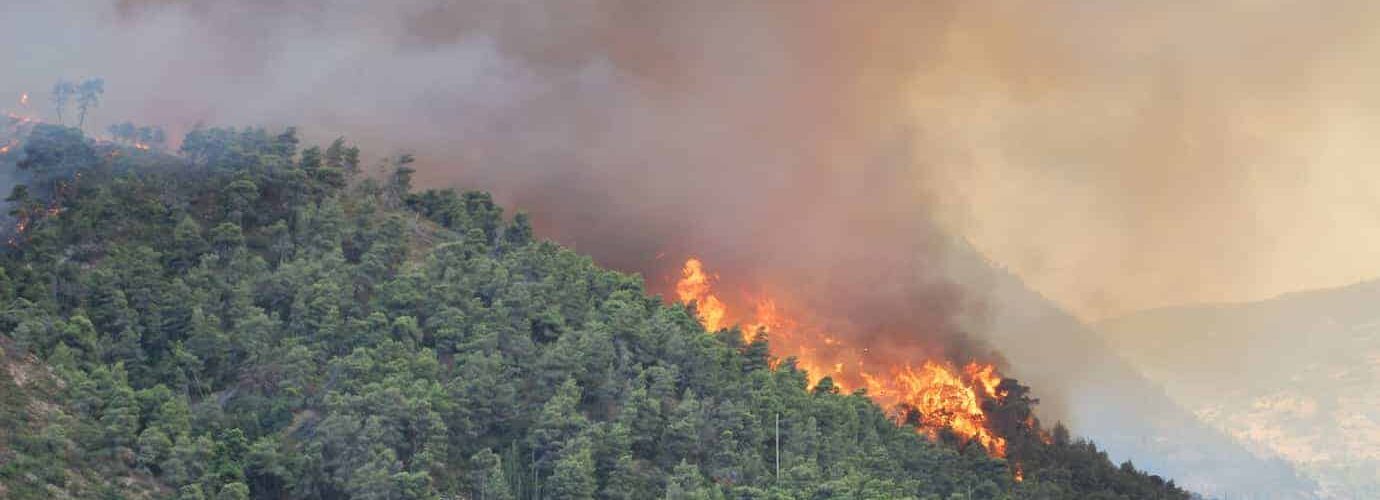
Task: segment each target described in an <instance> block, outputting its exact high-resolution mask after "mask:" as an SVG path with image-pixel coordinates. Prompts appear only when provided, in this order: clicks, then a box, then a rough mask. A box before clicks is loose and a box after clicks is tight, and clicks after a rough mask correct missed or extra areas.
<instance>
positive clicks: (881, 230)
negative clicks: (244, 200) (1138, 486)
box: [0, 0, 1380, 411]
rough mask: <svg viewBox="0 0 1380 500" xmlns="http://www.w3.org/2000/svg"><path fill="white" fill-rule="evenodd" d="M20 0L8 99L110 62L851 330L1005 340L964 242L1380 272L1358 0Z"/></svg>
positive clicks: (144, 114)
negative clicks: (409, 164) (411, 162)
mask: <svg viewBox="0 0 1380 500" xmlns="http://www.w3.org/2000/svg"><path fill="white" fill-rule="evenodd" d="M8 3H9V4H10V5H6V6H5V9H4V11H5V12H6V15H5V16H4V17H3V18H2V19H0V57H3V59H4V60H5V61H6V66H7V69H6V71H5V74H4V75H3V76H0V97H3V96H10V95H13V96H16V98H17V96H18V95H19V93H20V92H23V91H28V92H30V93H33V94H35V95H40V96H41V95H43V93H44V91H45V90H46V89H47V88H48V87H49V86H50V85H51V84H52V82H53V81H54V80H56V79H58V78H67V79H77V78H81V77H84V76H102V77H104V78H105V79H106V81H107V94H106V102H105V104H104V105H103V106H102V107H101V108H100V109H99V110H97V111H96V112H95V114H94V121H95V123H96V125H95V126H94V127H89V128H95V129H97V130H99V129H101V128H103V127H104V126H105V125H106V124H107V123H113V122H115V121H123V120H127V119H128V120H135V121H139V122H144V123H149V124H158V125H164V126H165V127H167V128H168V129H169V130H170V131H171V132H174V133H173V135H174V136H175V135H177V134H176V132H178V131H185V130H186V129H188V128H190V127H192V126H194V125H195V124H197V123H206V124H212V125H268V126H275V125H276V126H282V125H299V126H302V127H303V128H304V131H305V132H306V134H307V135H308V137H309V138H310V139H313V140H316V141H318V142H319V141H324V140H329V139H331V138H333V137H334V136H333V134H345V135H346V136H347V137H348V138H349V139H351V140H352V141H354V142H356V143H359V144H360V145H362V146H363V147H364V148H365V150H366V152H373V153H374V154H376V155H380V156H381V155H384V154H389V153H393V152H396V151H408V152H415V153H416V154H417V155H418V157H419V159H420V161H419V163H418V165H419V168H420V172H419V179H420V180H421V182H422V183H423V184H426V185H428V186H452V185H454V186H460V187H467V188H476V189H485V190H490V191H493V192H494V193H495V194H496V195H497V196H498V197H499V199H500V200H501V201H503V202H504V203H505V204H507V205H508V206H512V207H519V208H522V209H525V210H528V211H530V212H531V213H532V214H533V216H534V218H535V221H536V223H537V225H538V229H539V230H540V231H541V232H542V233H543V234H545V235H548V236H550V237H553V238H554V239H557V240H559V241H561V242H563V243H566V244H568V245H571V246H574V247H575V248H576V249H578V250H579V251H582V252H586V253H589V254H591V255H593V256H594V257H595V258H596V260H598V261H600V262H601V263H604V264H607V265H610V266H613V267H616V268H619V269H624V270H630V271H637V272H641V273H643V274H644V275H645V276H646V278H647V280H648V283H649V285H650V287H651V288H652V289H653V290H658V291H662V292H666V291H669V287H670V286H671V284H672V282H673V280H674V279H675V277H676V274H675V273H676V271H677V270H678V269H679V265H680V263H681V262H682V261H683V260H684V258H685V257H687V256H690V255H694V256H697V257H700V258H701V259H703V260H704V261H705V262H706V263H707V265H709V266H710V267H711V268H713V269H714V270H716V271H717V272H718V273H719V274H720V276H721V281H722V284H723V285H724V286H725V287H728V288H729V289H733V290H740V291H742V292H743V293H748V294H751V293H764V292H765V293H770V294H772V295H774V296H779V297H787V298H788V299H789V301H790V303H789V304H786V305H787V306H789V307H792V308H793V309H794V310H797V311H808V312H810V313H811V314H817V315H818V316H819V317H820V319H821V321H825V322H827V323H829V324H831V325H834V328H835V329H837V330H838V331H840V332H849V334H850V335H853V336H854V337H855V338H850V339H849V340H850V342H851V343H853V344H855V345H867V346H872V347H874V348H877V349H881V348H887V347H892V346H897V345H919V346H921V347H922V348H924V349H939V350H940V351H941V352H943V353H944V354H945V355H948V356H964V355H968V356H988V357H990V356H993V354H991V353H989V352H987V349H989V348H988V347H983V346H980V345H979V344H978V343H976V342H974V341H972V340H971V339H969V338H968V337H966V336H964V335H963V334H962V333H961V332H963V331H971V332H973V333H976V334H979V336H980V335H981V334H983V333H985V332H984V328H985V327H986V325H987V323H986V322H985V321H984V318H985V316H986V311H987V310H988V308H990V307H996V305H993V304H990V303H988V302H987V301H985V300H984V297H983V295H984V292H983V291H982V290H980V289H975V288H974V287H971V286H968V287H965V286H964V283H963V280H962V279H961V278H962V277H964V276H967V275H969V274H971V273H973V272H975V271H973V268H974V266H975V265H976V264H974V263H972V262H969V261H967V260H965V258H958V259H955V258H953V252H951V251H950V250H952V249H954V248H964V247H965V246H966V245H971V246H972V247H974V248H976V249H977V250H978V251H980V252H981V253H982V254H983V255H985V256H986V258H987V259H990V260H991V261H992V262H994V263H995V264H997V265H999V266H1002V267H1006V268H1007V269H1009V270H1010V271H1012V272H1014V273H1015V274H1016V275H1018V276H1020V277H1021V279H1022V280H1024V281H1025V282H1026V283H1028V284H1030V285H1032V286H1033V287H1034V288H1035V289H1036V290H1038V291H1040V292H1041V293H1043V294H1044V295H1045V296H1047V297H1050V298H1052V299H1054V300H1055V301H1057V302H1059V303H1061V304H1063V305H1064V306H1065V307H1066V308H1068V309H1070V310H1071V311H1073V312H1075V313H1076V314H1078V315H1079V316H1081V317H1083V318H1099V317H1105V316H1110V315H1115V314H1119V313H1122V312H1125V311H1129V310H1135V309H1140V308H1144V307H1150V306H1156V305H1162V304H1167V303H1177V302H1191V301H1199V300H1244V299H1247V298H1254V297H1259V296H1263V295H1270V294H1274V293H1279V292H1281V291H1285V290H1289V289H1294V288H1301V287H1310V286H1321V285H1325V284H1335V283H1338V282H1346V281H1351V280H1355V279H1358V278H1360V277H1367V276H1374V275H1376V274H1380V263H1378V262H1380V261H1377V260H1376V259H1374V258H1372V256H1373V255H1375V250H1377V249H1380V231H1377V230H1376V229H1375V227H1377V225H1376V224H1375V222H1376V221H1375V213H1376V210H1377V208H1380V207H1377V206H1376V205H1375V202H1374V200H1375V199H1377V197H1376V196H1375V194H1376V193H1377V191H1380V176H1377V175H1376V174H1375V173H1374V169H1370V168H1368V163H1369V162H1370V161H1373V160H1374V159H1376V158H1380V148H1377V146H1376V145H1375V144H1376V142H1375V141H1373V140H1371V138H1370V137H1369V136H1368V134H1366V133H1365V132H1366V131H1368V130H1371V129H1373V127H1374V125H1376V124H1377V123H1376V122H1377V120H1378V118H1377V115H1376V112H1377V110H1380V99H1377V94H1376V93H1375V92H1374V91H1373V90H1372V89H1374V88H1377V87H1376V86H1375V84H1376V83H1380V82H1377V79H1380V78H1377V77H1380V74H1378V73H1377V71H1376V70H1375V69H1373V68H1375V65H1374V64H1371V62H1373V61H1374V60H1375V57H1374V56H1375V55H1377V52H1378V51H1377V50H1376V49H1377V41H1380V40H1378V39H1377V36H1380V35H1376V34H1375V31H1374V30H1372V29H1369V28H1370V27H1371V26H1374V25H1375V21H1376V20H1377V19H1376V18H1377V14H1380V12H1377V8H1378V7H1377V6H1376V4H1375V3H1374V2H1361V1H1339V2H1330V3H1329V4H1328V5H1327V6H1326V8H1322V7H1320V6H1318V5H1317V4H1316V3H1314V2H1304V1H1299V0H1220V1H1216V2H1207V3H1205V2H1191V1H1169V2H1154V3H1126V2H1093V1H1077V0H1060V1H1055V2H1039V3H1024V2H999V1H959V0H932V1H918V2H917V1H901V0H894V1H891V0H875V1H860V2H832V1H810V0H806V1H792V2H728V1H698V2H633V1H620V0H569V1H560V2H536V1H504V0H466V1H450V2H448V1H442V0H399V1H394V2H370V3H365V2H353V1H349V0H298V1H286V0H247V1H242V2H233V3H231V2H222V1H212V0H118V1H116V0H111V1H101V0H91V1H80V0H52V1H47V2H18V1H15V0H10V1H9V2H8ZM4 99H8V98H4ZM38 100H39V101H42V99H41V98H40V99H38ZM0 102H6V101H0ZM0 107H3V105H0ZM1319 221H1325V222H1326V223H1322V224H1320V223H1319ZM964 252H966V250H964ZM960 253H961V252H960ZM1299 262H1306V265H1300V264H1299ZM979 264H980V265H977V267H982V266H985V265H986V263H979ZM1265 270H1269V272H1265ZM1028 335H1030V336H1031V338H1038V337H1036V336H1038V335H1041V332H1040V331H1038V330H1032V331H1030V332H1029V333H1028ZM1031 342H1038V340H1034V341H1031ZM996 347H997V348H1000V347H1001V345H996ZM1057 362H1059V361H1052V363H1057ZM1070 362H1075V363H1076V362H1077V361H1076V360H1071V361H1070ZM1011 368H1012V370H1013V371H1014V372H1015V373H1016V374H1017V375H1018V376H1019V375H1020V374H1021V366H1019V363H1017V366H1013V367H1011ZM1044 382H1052V383H1050V384H1049V385H1047V386H1044V387H1038V388H1037V390H1039V391H1041V393H1042V394H1043V395H1044V396H1046V397H1047V398H1049V397H1052V398H1053V399H1055V400H1057V399H1058V398H1059V397H1060V396H1059V393H1060V391H1061V390H1066V389H1068V388H1069V387H1074V386H1076V384H1078V383H1083V382H1086V381H1077V380H1067V381H1057V380H1056V381H1044ZM1061 382H1065V383H1064V384H1062V385H1061ZM1055 406H1056V408H1053V409H1052V410H1051V411H1058V409H1057V406H1058V405H1055Z"/></svg>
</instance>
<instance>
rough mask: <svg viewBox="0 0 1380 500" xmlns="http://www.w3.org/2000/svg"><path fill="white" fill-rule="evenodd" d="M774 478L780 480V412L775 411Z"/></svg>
mask: <svg viewBox="0 0 1380 500" xmlns="http://www.w3.org/2000/svg"><path fill="white" fill-rule="evenodd" d="M776 480H777V481H781V413H780V412H777V413H776Z"/></svg>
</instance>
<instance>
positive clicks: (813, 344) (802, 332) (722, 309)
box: [676, 257, 1006, 457]
mask: <svg viewBox="0 0 1380 500" xmlns="http://www.w3.org/2000/svg"><path fill="white" fill-rule="evenodd" d="M716 278H717V276H715V277H714V278H711V277H710V275H709V274H707V273H706V272H705V270H704V263H703V262H701V261H700V260H699V259H697V258H693V257H692V258H690V259H689V260H687V261H686V262H685V265H684V267H683V268H682V269H681V279H680V281H679V282H677V283H676V295H677V296H678V297H679V298H680V300H681V301H682V302H685V303H689V302H691V301H694V302H695V303H696V304H697V312H698V315H699V320H700V323H701V324H703V325H704V326H705V328H706V329H707V330H710V331H718V330H719V329H720V328H723V327H724V326H727V324H728V323H729V321H730V319H732V320H734V321H735V322H738V323H740V324H742V325H743V326H744V330H745V331H744V336H745V337H747V339H746V340H749V341H750V340H752V338H753V337H754V336H755V335H756V333H757V332H758V331H759V330H765V331H767V332H770V334H771V335H772V342H771V349H772V354H773V355H774V356H776V357H778V358H784V357H793V358H795V365H796V367H797V368H799V369H801V370H803V371H804V372H805V374H806V380H807V381H808V383H809V386H810V387H815V386H817V385H818V384H819V383H820V381H821V380H823V379H824V377H826V376H827V377H830V379H831V380H832V382H833V385H834V387H836V388H838V389H839V390H840V391H848V390H851V389H857V388H861V389H864V390H865V391H866V393H867V394H868V395H869V396H870V397H871V398H872V399H873V400H874V401H876V402H877V403H878V404H879V405H882V406H884V407H889V408H898V409H902V410H914V412H913V413H911V414H910V415H907V413H909V412H906V411H901V412H898V413H897V414H896V418H897V419H898V420H907V417H914V419H913V420H912V421H913V422H914V423H916V424H918V426H919V428H918V430H919V431H920V432H922V433H924V434H926V435H928V436H929V437H930V438H931V439H934V438H937V437H938V436H939V431H940V430H941V429H948V430H949V431H951V432H952V433H953V434H954V435H956V436H958V437H959V438H961V439H962V440H963V441H964V442H977V443H979V444H981V445H982V446H983V448H985V449H986V450H987V451H988V453H990V454H992V455H993V456H997V457H1004V456H1005V455H1006V440H1005V439H1003V438H1002V437H1000V436H998V435H996V434H995V433H994V432H993V431H992V430H991V422H990V420H989V419H988V417H987V415H986V414H985V413H984V412H983V409H982V403H983V402H984V401H991V400H1000V399H1001V398H1002V397H1004V395H1003V394H1000V392H1001V391H1000V390H999V385H1000V384H1001V381H1002V377H1001V375H1000V374H999V373H997V369H996V366H993V365H991V364H980V363H977V362H972V363H969V364H968V365H966V366H964V367H963V368H962V369H961V370H959V369H956V367H954V366H953V365H950V364H949V363H948V362H946V361H939V360H933V359H922V360H916V363H910V362H902V363H900V364H897V365H894V366H882V367H876V368H872V367H868V366H865V363H864V361H863V358H864V357H865V356H866V354H867V353H868V349H867V348H862V349H858V348H856V347H854V346H849V345H847V343H846V342H843V341H840V340H839V339H838V338H837V337H835V336H832V335H830V334H828V333H827V332H825V331H823V330H822V329H821V328H818V327H816V326H815V325H801V324H800V322H799V321H797V320H795V319H792V318H790V317H788V316H787V315H786V314H784V313H783V312H782V311H781V309H780V308H778V307H777V303H776V301H774V300H772V299H771V298H761V299H759V300H758V301H757V303H756V307H755V310H754V311H753V314H752V316H751V317H746V318H743V317H732V316H730V311H729V309H728V307H727V306H726V305H725V304H724V302H723V301H721V300H720V299H719V298H718V297H716V296H715V295H714V293H713V280H714V279H716ZM802 326H803V327H802ZM917 365H918V366H917ZM775 367H776V365H775V364H774V365H773V368H775ZM850 386H852V387H850Z"/></svg>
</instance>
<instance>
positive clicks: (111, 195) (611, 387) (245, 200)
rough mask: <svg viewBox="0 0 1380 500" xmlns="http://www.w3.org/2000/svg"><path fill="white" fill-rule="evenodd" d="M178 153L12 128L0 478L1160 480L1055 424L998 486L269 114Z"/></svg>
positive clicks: (1138, 492)
mask: <svg viewBox="0 0 1380 500" xmlns="http://www.w3.org/2000/svg"><path fill="white" fill-rule="evenodd" d="M179 153H180V154H178V155H169V154H164V153H160V152H158V151H157V150H156V149H154V150H143V149H138V148H133V147H128V146H116V145H110V144H103V145H102V144H95V143H92V142H91V141H89V140H87V139H85V138H83V137H82V136H81V134H80V132H79V131H77V130H75V129H70V128H62V127H55V126H40V127H38V128H37V129H36V130H35V131H34V132H33V134H32V136H31V137H30V139H29V140H28V142H27V143H26V145H25V147H24V153H23V158H24V159H23V160H21V164H20V165H19V167H20V168H21V170H23V171H24V172H25V173H26V175H27V176H28V179H29V180H28V181H27V184H28V186H27V187H26V186H20V187H16V188H15V191H14V193H12V195H11V197H10V198H11V200H12V201H10V210H12V211H23V213H22V214H19V215H16V217H19V216H22V217H24V218H25V219H24V220H25V222H26V224H25V227H24V228H23V229H22V230H11V232H13V233H14V234H12V235H10V236H11V238H10V241H11V242H12V243H11V244H10V245H9V246H8V247H7V248H5V249H4V251H3V253H0V265H3V267H0V300H3V306H0V332H3V333H4V336H3V337H0V340H2V341H3V344H0V346H3V349H4V353H3V354H4V357H3V359H4V362H5V363H6V366H7V367H22V368H23V369H22V370H18V371H16V370H15V369H10V370H0V400H3V401H0V484H2V485H3V490H0V496H7V495H8V496H9V497H11V498H47V497H49V496H52V495H54V494H59V493H61V494H69V495H73V496H79V497H96V496H101V497H118V496H126V497H141V496H157V497H177V498H187V499H193V498H205V499H211V498H215V499H239V498H361V499H363V498H369V499H403V498H475V499H519V498H522V499H526V498H581V499H583V498H617V499H645V498H663V497H664V498H675V499H682V498H683V499H692V498H693V499H728V498H734V499H739V498H741V499H753V498H758V499H786V498H860V499H867V498H876V499H882V498H917V499H919V498H927V499H928V498H1014V497H1020V498H1070V497H1081V498H1183V497H1186V495H1185V494H1184V493H1183V492H1182V491H1181V490H1178V489H1177V488H1175V487H1174V486H1173V485H1172V483H1170V484H1166V483H1165V482H1163V481H1162V480H1160V479H1159V478H1158V477H1154V476H1147V475H1144V474H1142V473H1139V472H1136V471H1134V469H1133V468H1131V467H1130V466H1129V464H1128V465H1126V466H1124V467H1120V468H1119V467H1115V466H1113V465H1112V464H1111V463H1110V462H1109V461H1108V460H1107V458H1106V456H1105V455H1103V454H1101V453H1100V452H1099V451H1097V449H1096V448H1095V447H1094V446H1093V445H1092V444H1090V443H1086V442H1082V441H1072V440H1070V439H1069V437H1068V435H1067V432H1066V431H1063V430H1062V429H1056V431H1055V433H1054V441H1055V442H1054V443H1053V444H1049V445H1046V444H1043V443H1040V442H1039V441H1038V440H1037V439H1034V438H1030V439H1026V440H1024V441H1020V442H1021V443H1024V444H1020V445H1017V447H1020V446H1024V447H1026V448H1024V449H1022V451H1020V452H1019V456H1020V457H1021V458H1020V460H1023V462H1022V464H1021V466H1022V467H1024V470H1023V475H1024V479H1025V480H1024V481H1023V482H1016V481H1015V480H1014V479H1013V475H1012V471H1013V468H1012V465H1013V464H1011V463H1007V462H1006V461H1004V460H1001V459H994V458H990V457H988V456H987V455H986V454H984V453H982V452H981V451H980V450H977V449H976V448H977V447H968V448H967V449H964V450H960V449H957V448H955V447H951V446H947V445H945V444H943V443H934V442H931V441H929V440H928V439H926V438H925V437H923V436H921V435H920V434H918V433H916V432H915V431H914V430H913V429H909V428H906V427H905V426H903V425H897V424H896V423H894V422H893V421H892V420H891V419H889V418H888V417H887V415H886V413H885V412H884V411H883V410H882V409H880V408H878V407H877V406H875V405H874V404H873V403H872V402H871V401H870V400H869V399H868V398H867V397H866V396H865V395H862V394H838V393H837V391H828V390H823V391H822V390H814V391H810V390H807V387H806V385H807V384H806V377H805V375H804V373H802V372H801V371H799V370H797V369H795V368H794V365H793V363H792V362H791V361H790V360H784V361H783V362H781V363H779V364H775V363H770V362H769V360H768V359H767V354H766V353H767V349H766V344H765V342H766V341H765V340H759V341H758V342H754V343H752V344H749V345H743V344H742V343H741V342H740V341H738V340H737V338H738V335H737V333H736V332H726V333H724V334H720V335H710V334H707V333H706V332H705V331H704V329H703V328H702V327H701V326H700V324H699V323H698V322H697V321H696V320H695V318H694V317H693V316H692V314H691V313H690V312H688V311H687V310H686V309H685V308H684V307H682V306H680V305H668V304H665V303H663V302H662V301H661V300H660V299H659V298H656V297H650V296H648V294H647V293H646V290H645V289H644V288H643V284H642V282H641V279H640V278H639V277H637V276H632V275H627V274H621V273H618V272H613V271H608V270H605V269H601V268H599V267H598V266H596V265H595V264H594V263H593V262H592V261H591V260H590V259H589V258H587V257H584V256H581V255H578V254H576V253H574V252H572V251H570V250H568V249H565V248H562V247H560V246H558V245H555V244H553V243H550V242H547V241H541V240H539V239H537V238H536V237H534V235H533V233H532V228H531V225H530V223H529V222H528V220H527V217H526V216H525V215H524V214H521V213H519V214H517V215H516V216H514V217H513V218H512V219H511V220H509V219H506V218H505V217H504V211H503V209H502V208H501V207H499V206H498V205H496V204H495V203H494V201H493V199H492V198H491V197H490V196H489V195H488V194H486V193H481V192H465V193H459V192H455V191H451V190H444V191H426V192H422V193H415V192H413V190H412V186H411V172H412V171H411V168H410V167H409V166H408V163H410V161H411V158H410V157H401V158H396V159H394V160H392V161H390V162H388V165H390V166H391V168H392V169H393V170H392V171H391V172H389V173H388V175H383V176H378V177H377V178H369V177H366V176H363V175H361V174H360V170H361V169H360V164H359V163H360V160H359V151H358V150H357V149H354V148H352V147H349V146H347V145H346V144H345V143H344V141H336V142H335V143H333V144H331V145H329V146H328V147H327V148H325V149H324V150H322V149H321V148H316V147H310V148H306V149H300V147H299V141H298V138H297V135H296V132H295V131H294V130H292V129H288V130H286V131H284V132H282V133H277V134H272V133H268V132H267V131H265V130H262V129H199V130H195V131H193V132H191V133H190V134H188V136H187V137H186V139H185V140H184V141H183V142H182V146H181V150H180V152H179ZM16 213H18V212H16ZM774 364H775V365H776V366H775V368H772V367H771V366H772V365H774ZM22 373H29V374H30V375H29V376H16V374H22ZM1017 388H1018V387H1015V388H1012V390H1015V389H1017ZM1018 399H1019V398H1018ZM1025 401H1028V400H1025ZM1012 411H1013V412H1015V413H1012V414H1013V415H1015V417H1013V418H1020V416H1021V415H1022V413H1020V412H1021V411H1024V412H1028V411H1029V407H1028V405H1027V406H1024V407H1022V408H1020V409H1017V410H1012ZM778 422H779V434H778V433H777V428H778ZM778 437H779V445H780V447H779V450H780V452H779V457H780V460H779V463H778V462H777V456H778V454H777V443H778ZM1013 442H1016V441H1013ZM1013 456H1016V454H1014V453H1013ZM778 470H779V473H778Z"/></svg>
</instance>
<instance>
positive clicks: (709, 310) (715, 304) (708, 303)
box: [676, 258, 728, 332]
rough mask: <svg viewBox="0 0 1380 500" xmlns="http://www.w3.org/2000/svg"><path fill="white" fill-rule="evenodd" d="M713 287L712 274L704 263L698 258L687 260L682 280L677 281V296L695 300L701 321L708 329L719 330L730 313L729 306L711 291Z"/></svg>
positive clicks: (682, 270)
mask: <svg viewBox="0 0 1380 500" xmlns="http://www.w3.org/2000/svg"><path fill="white" fill-rule="evenodd" d="M712 287H713V283H712V282H711V278H710V276H709V275H708V274H705V272H704V263H702V262H700V260H699V259H696V258H691V259H690V260H687V261H685V267H684V268H683V269H681V278H680V281H679V282H677V283H676V296H678V297H680V301H681V302H684V303H686V304H689V303H692V302H693V303H694V304H695V311H696V312H697V313H698V314H699V319H700V323H701V324H703V325H704V328H705V329H706V330H709V331H711V332H717V331H719V329H720V328H723V326H724V323H723V321H724V316H725V315H726V314H727V313H728V308H727V307H725V306H724V303H723V302H722V301H720V300H719V298H718V297H715V296H714V294H713V293H712V292H711V289H712Z"/></svg>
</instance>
